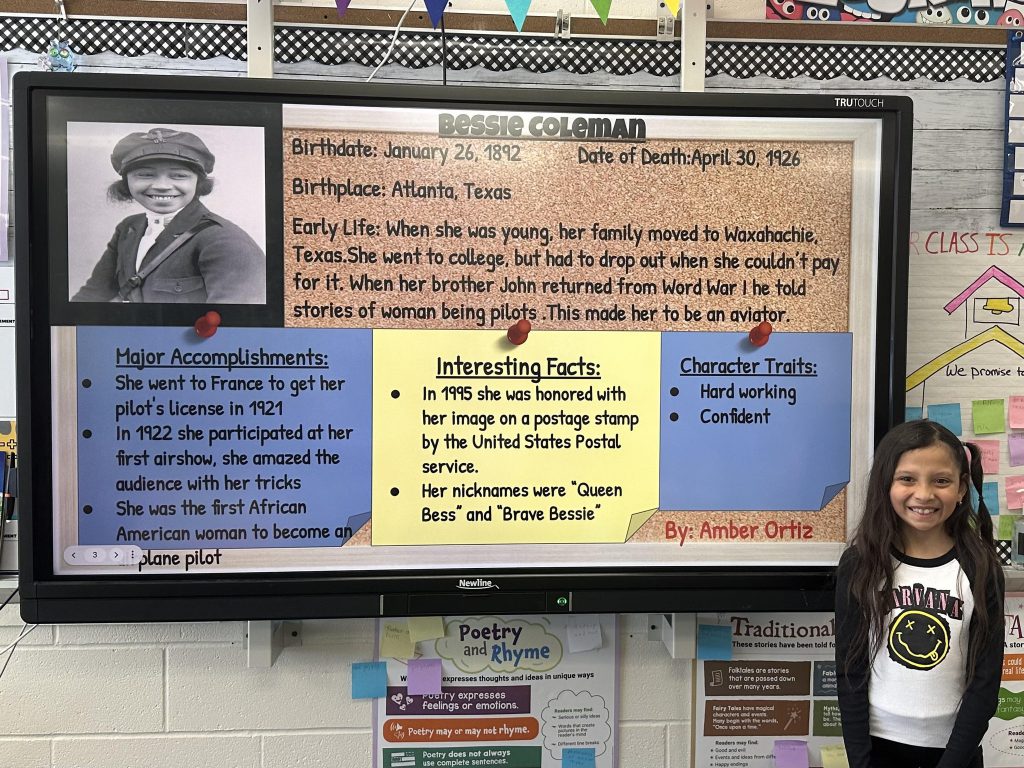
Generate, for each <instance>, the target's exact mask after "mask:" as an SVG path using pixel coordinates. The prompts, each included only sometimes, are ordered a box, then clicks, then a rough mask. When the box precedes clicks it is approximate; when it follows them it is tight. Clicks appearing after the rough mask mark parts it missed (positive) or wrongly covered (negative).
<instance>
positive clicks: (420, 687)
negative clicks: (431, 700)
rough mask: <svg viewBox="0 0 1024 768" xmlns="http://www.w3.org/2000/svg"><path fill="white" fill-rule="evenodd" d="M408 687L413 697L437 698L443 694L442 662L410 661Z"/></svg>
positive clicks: (434, 660)
mask: <svg viewBox="0 0 1024 768" xmlns="http://www.w3.org/2000/svg"><path fill="white" fill-rule="evenodd" d="M406 686H407V687H408V689H409V693H410V694H412V695H416V696H437V694H439V693H440V692H441V660H440V659H409V676H408V678H406Z"/></svg>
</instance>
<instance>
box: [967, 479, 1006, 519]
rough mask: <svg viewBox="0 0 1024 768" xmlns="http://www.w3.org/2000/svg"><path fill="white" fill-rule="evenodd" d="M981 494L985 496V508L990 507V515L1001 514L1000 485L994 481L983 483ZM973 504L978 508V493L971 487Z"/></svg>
mask: <svg viewBox="0 0 1024 768" xmlns="http://www.w3.org/2000/svg"><path fill="white" fill-rule="evenodd" d="M981 492H982V493H983V494H985V506H986V507H988V513H989V514H990V515H998V514H999V483H997V482H995V481H993V482H991V483H982V484H981ZM971 502H972V503H973V504H974V508H975V509H977V508H978V492H977V491H976V490H974V486H973V485H972V486H971Z"/></svg>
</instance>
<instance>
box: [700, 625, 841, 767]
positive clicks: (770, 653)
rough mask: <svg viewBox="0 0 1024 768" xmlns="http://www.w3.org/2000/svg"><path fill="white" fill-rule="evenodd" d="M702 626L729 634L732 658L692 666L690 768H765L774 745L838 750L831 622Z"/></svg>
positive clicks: (815, 752)
mask: <svg viewBox="0 0 1024 768" xmlns="http://www.w3.org/2000/svg"><path fill="white" fill-rule="evenodd" d="M698 622H699V623H701V624H711V625H717V626H729V627H731V628H732V648H733V653H732V658H731V659H722V660H711V659H708V660H703V661H698V662H697V664H696V665H695V674H696V675H697V686H696V689H695V690H696V694H697V713H698V716H697V717H694V723H695V728H696V731H697V733H696V739H695V743H696V747H695V761H694V764H695V765H705V766H708V767H709V768H752V766H759V765H770V764H771V763H770V762H768V761H771V760H772V755H773V754H774V750H775V743H776V741H780V740H787V741H788V740H796V741H798V742H805V743H806V744H807V747H806V750H807V754H808V755H809V760H810V765H812V766H821V765H822V760H821V749H822V747H827V746H831V745H836V744H842V737H843V729H842V725H841V723H840V720H839V702H838V699H837V698H836V695H837V694H836V662H835V651H836V644H835V615H834V614H831V613H746V614H706V615H701V616H699V617H698ZM805 764H806V763H805Z"/></svg>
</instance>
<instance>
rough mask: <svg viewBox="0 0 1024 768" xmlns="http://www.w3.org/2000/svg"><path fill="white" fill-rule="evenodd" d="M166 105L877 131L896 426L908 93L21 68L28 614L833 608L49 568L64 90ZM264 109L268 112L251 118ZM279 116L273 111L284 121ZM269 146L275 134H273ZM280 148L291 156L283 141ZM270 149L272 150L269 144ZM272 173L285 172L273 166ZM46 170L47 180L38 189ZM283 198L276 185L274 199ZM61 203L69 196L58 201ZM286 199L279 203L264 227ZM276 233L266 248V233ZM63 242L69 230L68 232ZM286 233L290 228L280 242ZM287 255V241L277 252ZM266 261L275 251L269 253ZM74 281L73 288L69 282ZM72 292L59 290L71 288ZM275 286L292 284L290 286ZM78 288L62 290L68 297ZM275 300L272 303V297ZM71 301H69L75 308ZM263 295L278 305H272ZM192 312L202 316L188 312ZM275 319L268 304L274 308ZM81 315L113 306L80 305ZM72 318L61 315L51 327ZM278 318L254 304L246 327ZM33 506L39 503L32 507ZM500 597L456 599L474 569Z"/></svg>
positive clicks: (610, 588)
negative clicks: (416, 110)
mask: <svg viewBox="0 0 1024 768" xmlns="http://www.w3.org/2000/svg"><path fill="white" fill-rule="evenodd" d="M68 96H73V97H84V98H89V99H97V100H98V101H97V103H100V102H99V100H103V99H113V100H117V101H122V100H123V101H128V100H143V101H148V100H167V99H180V100H188V101H191V102H195V103H197V104H200V105H204V104H205V105H208V106H213V105H216V104H218V103H221V102H226V103H228V104H229V105H230V104H231V103H233V102H241V103H245V104H249V105H267V104H270V105H273V104H281V103H289V104H303V103H307V104H356V105H373V106H398V107H410V106H426V107H434V108H438V107H440V108H450V109H456V108H457V109H462V110H466V109H470V108H472V109H474V110H491V109H493V110H501V109H520V110H523V109H531V110H544V109H548V110H557V111H563V112H564V111H587V110H589V111H593V110H595V109H600V110H603V111H605V112H614V111H632V112H635V113H652V114H659V113H660V114H673V115H712V116H718V115H720V116H737V117H739V116H743V117H760V118H772V117H780V118H782V117H808V118H815V117H821V118H828V119H842V118H856V119H864V118H867V119H874V120H878V121H880V123H881V126H882V147H881V168H880V176H881V184H880V193H881V194H880V199H879V211H878V222H879V230H878V234H879V240H878V254H879V264H878V284H877V312H876V316H875V318H874V321H875V330H876V338H877V342H876V349H875V381H874V402H875V409H874V413H872V414H870V419H871V422H872V425H873V433H874V436H875V440H876V441H877V439H878V438H879V437H880V436H881V435H882V434H884V433H885V431H887V430H888V429H889V428H890V427H891V426H893V425H894V424H896V423H898V422H899V421H902V419H903V413H904V394H905V393H904V387H903V382H904V379H905V375H906V372H905V354H906V313H907V307H906V294H907V273H908V250H909V227H910V174H911V162H910V160H911V133H912V105H911V102H910V100H909V99H907V98H905V97H893V96H886V97H884V98H877V97H865V98H859V97H842V98H837V97H832V96H797V95H785V96H762V95H750V94H728V95H719V94H674V93H658V94H644V93H625V92H606V91H601V92H597V91H589V92H588V91H570V92H567V91H540V90H527V89H482V88H468V87H458V88H445V87H438V86H381V85H373V86H362V85H348V84H338V83H325V82H319V83H317V82H300V81H280V82H278V81H270V80H240V79H234V78H205V77H203V78H200V77H177V76H167V77H164V76H136V75H91V74H76V75H74V76H73V77H68V76H67V75H63V74H60V73H19V74H18V75H17V76H16V77H15V79H14V102H13V103H14V116H15V119H14V151H15V158H14V160H15V163H14V174H15V222H16V228H15V256H16V262H15V263H16V281H17V282H16V289H17V307H16V322H17V331H16V333H17V360H18V371H17V394H18V423H19V454H20V458H21V462H22V463H21V470H20V471H21V496H20V500H19V505H20V510H21V523H20V543H19V561H20V574H19V585H20V589H21V606H22V615H23V617H24V618H25V620H26V621H32V622H37V623H38V622H100V621H102V622H128V621H132V622H134V621H192V620H210V619H280V618H303V617H306V618H313V617H356V616H378V615H392V616H398V615H435V614H449V613H472V612H475V611H486V612H491V613H556V612H578V613H595V612H691V611H706V610H716V611H717V610H762V611H764V610H830V609H831V607H832V600H833V598H832V592H831V578H832V574H833V570H834V569H833V568H832V567H828V566H812V567H790V568H785V567H749V568H742V567H705V566H693V567H678V568H650V569H642V568H636V567H630V568H623V569H617V568H615V567H614V566H609V567H606V568H599V569H595V568H578V567H576V568H574V567H571V566H570V567H566V568H548V569H539V568H538V569H528V570H507V569H506V570H484V569H472V570H463V569H459V568H458V567H457V566H453V567H452V568H451V569H450V570H444V571H441V570H431V571H409V570H402V571H386V570H382V571H377V572H373V573H366V572H359V573H350V574H344V573H337V572H329V573H327V572H325V573H298V574H295V573H291V574H290V573H281V574H269V573H252V574H222V575H215V576H211V575H209V574H199V575H197V576H195V577H191V576H190V577H189V578H183V577H180V576H167V575H133V576H96V577H90V578H83V577H81V576H74V577H69V576H55V575H54V573H53V568H52V558H53V553H52V519H51V517H50V513H51V510H50V509H49V507H50V502H49V498H50V495H51V493H52V491H51V488H52V467H51V465H50V462H49V458H48V457H49V456H50V455H51V454H50V435H51V434H52V432H51V427H52V414H51V410H50V398H49V392H50V382H51V378H50V352H49V350H50V328H51V326H52V325H58V324H60V322H65V321H66V320H67V315H65V314H62V312H64V311H65V310H64V309H62V305H61V302H60V301H56V302H55V301H54V281H55V279H56V278H59V274H53V272H54V270H53V269H52V266H51V264H50V260H49V258H48V255H49V253H50V250H51V245H53V244H54V243H53V241H52V240H51V238H52V237H53V236H54V235H53V232H51V231H50V229H49V228H48V225H47V221H48V217H49V216H50V214H51V213H52V205H53V195H52V194H50V193H49V192H48V188H50V186H51V184H52V183H53V182H54V181H55V177H54V175H53V174H55V173H58V172H59V169H53V168H50V167H49V166H48V152H47V145H48V140H49V139H48V135H47V126H48V125H49V124H50V114H49V109H50V108H51V105H52V103H53V102H52V101H51V100H52V99H60V98H62V97H68ZM257 111H258V110H257ZM279 124H280V114H279V113H278V126H279ZM268 144H269V142H268ZM278 149H280V148H278ZM268 152H270V154H273V151H272V150H268ZM267 159H268V166H269V167H278V168H279V167H280V166H281V163H280V157H279V156H278V157H277V165H276V166H275V165H273V164H271V163H270V160H273V159H274V158H273V157H270V155H268V158H267ZM43 179H45V180H46V181H47V183H45V184H44V183H42V180H43ZM280 191H281V188H280V185H279V186H278V192H280ZM58 197H60V195H58ZM282 205H283V203H282V200H281V195H268V202H267V207H268V208H267V209H268V222H269V221H271V220H272V213H273V210H275V209H276V210H277V211H280V210H281V207H282ZM271 229H272V228H268V256H269V254H270V249H269V246H270V242H269V238H270V232H271ZM58 238H59V235H58ZM277 242H278V243H279V242H280V232H278V234H277ZM278 247H279V248H280V246H278ZM269 261H270V259H269V258H268V262H269ZM65 283H66V281H65ZM62 287H63V286H62ZM277 290H280V284H279V283H278V286H277ZM65 298H66V297H65ZM268 298H269V297H268ZM66 303H67V302H66V301H65V302H64V305H66ZM268 304H270V301H269V300H268ZM177 311H178V310H175V309H174V308H168V309H166V310H162V312H166V314H157V315H153V314H151V313H149V314H147V310H145V309H140V310H139V312H140V314H139V316H138V317H137V318H134V319H133V322H136V321H137V322H138V323H139V324H160V323H164V322H168V323H170V322H175V323H181V322H185V323H190V322H191V319H194V318H193V316H194V311H191V310H188V309H187V308H186V310H184V311H183V312H182V314H181V317H178V315H177V314H176V312H177ZM186 313H190V314H187V315H186ZM271 314H273V313H271ZM78 319H79V321H80V322H83V323H89V322H101V321H102V320H101V315H99V316H97V317H92V316H91V315H90V314H89V312H88V311H86V312H85V314H84V316H82V315H81V313H79V317H78ZM58 320H59V321H60V322H57V321H58ZM267 321H268V315H267V314H266V313H264V314H260V312H259V310H254V313H253V319H252V324H253V325H260V324H263V323H266V322H267ZM37 499H38V500H39V508H38V510H37V509H36V503H35V502H36V500H37ZM478 578H480V579H485V580H488V581H491V582H493V583H494V585H495V586H496V587H497V588H496V589H488V590H482V591H480V592H473V591H460V587H459V582H460V580H463V579H478Z"/></svg>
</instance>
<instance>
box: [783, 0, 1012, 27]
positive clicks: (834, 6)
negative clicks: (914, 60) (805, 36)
mask: <svg viewBox="0 0 1024 768" xmlns="http://www.w3.org/2000/svg"><path fill="white" fill-rule="evenodd" d="M1022 10H1024V5H1021V4H1019V3H1016V2H1014V0H1010V2H1006V0H996V2H994V3H993V4H992V5H991V6H989V5H986V6H985V7H981V6H980V5H979V4H976V3H969V2H964V1H963V0H940V2H931V0H896V2H891V0H846V1H844V2H842V3H835V2H831V3H829V2H816V1H815V0H765V18H766V19H771V20H773V21H817V22H821V21H843V22H860V23H863V22H875V23H893V24H942V25H953V24H956V25H964V24H968V25H971V26H981V27H989V26H997V25H998V26H1003V27H1011V28H1013V27H1019V26H1020V24H1021V22H1022V20H1024V14H1022V13H1021V11H1022Z"/></svg>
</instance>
